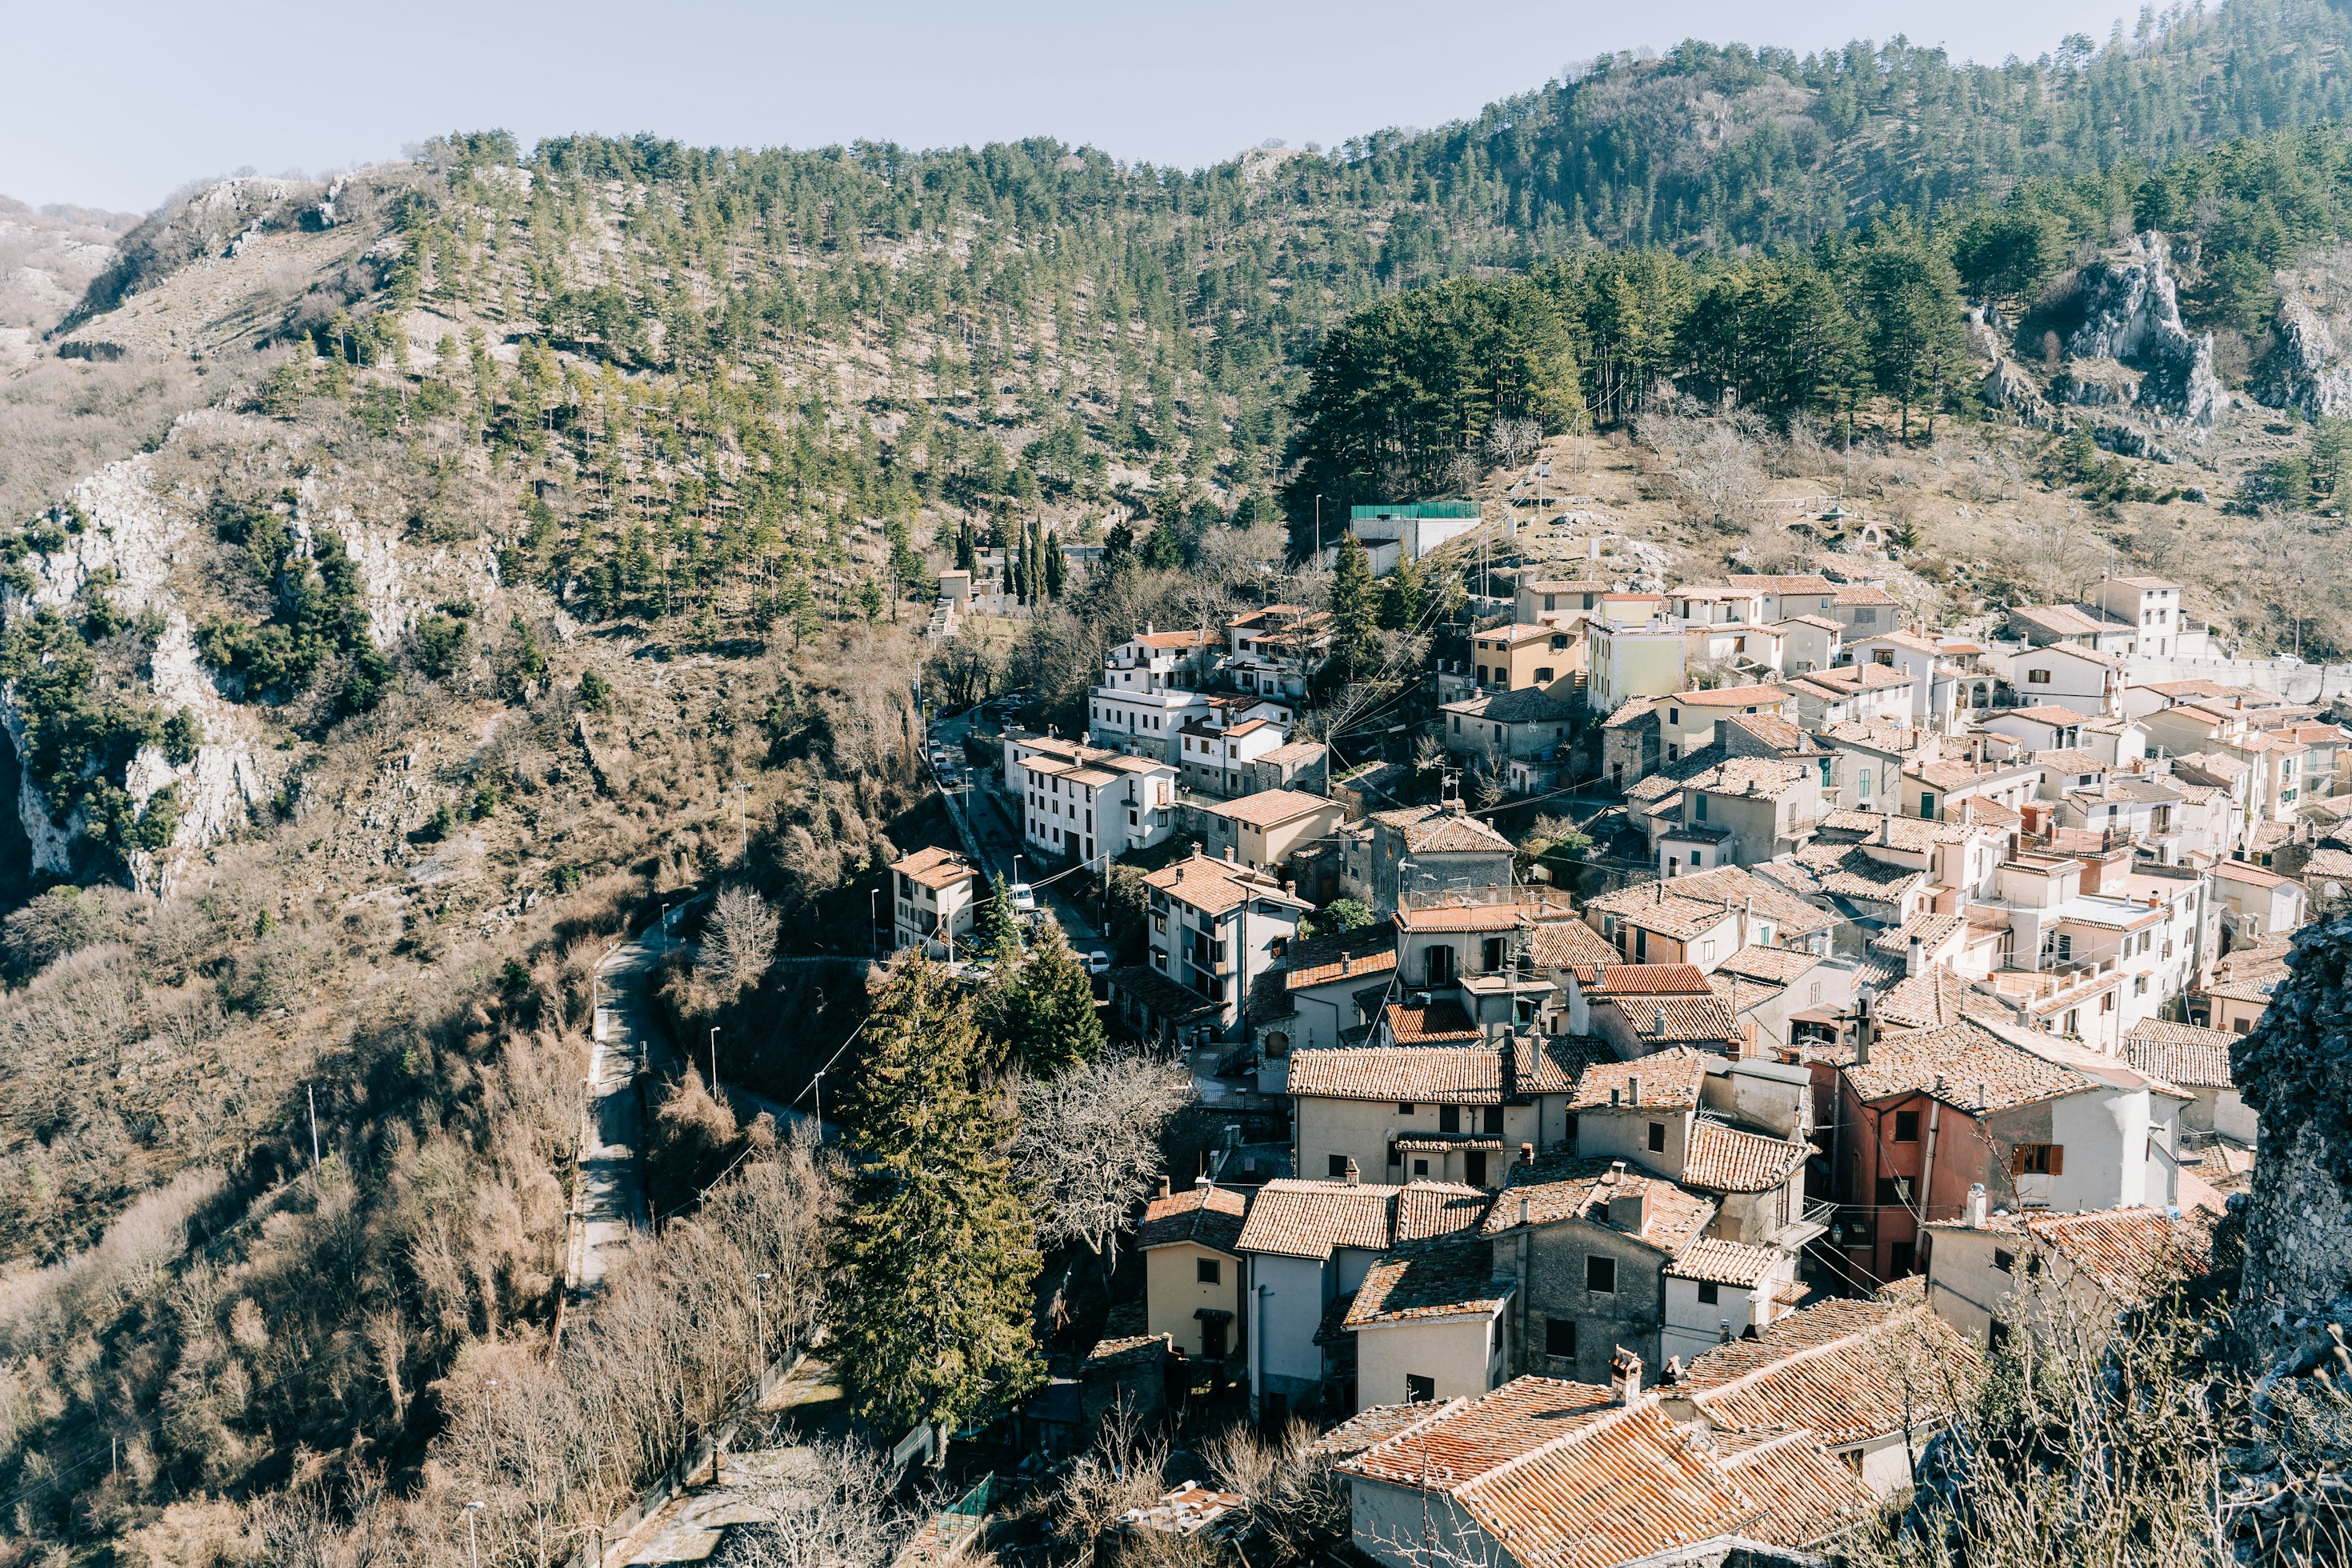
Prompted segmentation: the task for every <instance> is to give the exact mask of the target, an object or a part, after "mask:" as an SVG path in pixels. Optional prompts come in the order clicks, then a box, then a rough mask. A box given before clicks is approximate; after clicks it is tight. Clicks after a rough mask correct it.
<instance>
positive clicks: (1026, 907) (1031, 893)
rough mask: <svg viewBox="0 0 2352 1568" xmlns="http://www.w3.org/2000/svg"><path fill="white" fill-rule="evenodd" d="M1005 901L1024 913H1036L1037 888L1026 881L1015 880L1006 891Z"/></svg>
mask: <svg viewBox="0 0 2352 1568" xmlns="http://www.w3.org/2000/svg"><path fill="white" fill-rule="evenodd" d="M1004 897H1005V901H1006V902H1008V903H1010V904H1011V905H1012V906H1013V909H1014V910H1018V911H1019V912H1020V913H1022V914H1034V913H1035V912H1036V909H1037V889H1034V888H1033V887H1031V886H1030V885H1029V884H1028V883H1026V882H1015V883H1013V886H1012V887H1011V888H1010V889H1006V891H1005V895H1004Z"/></svg>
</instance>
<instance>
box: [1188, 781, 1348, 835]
mask: <svg viewBox="0 0 2352 1568" xmlns="http://www.w3.org/2000/svg"><path fill="white" fill-rule="evenodd" d="M1207 809H1208V810H1209V811H1211V812H1212V813H1213V814H1214V815H1216V816H1222V817H1224V818H1225V819H1226V820H1227V821H1230V822H1238V823H1241V824H1243V825H1244V826H1250V827H1272V826H1275V825H1276V824H1277V823H1284V822H1290V821H1293V820H1295V819H1297V818H1298V817H1302V816H1308V815H1310V814H1312V813H1314V812H1318V811H1326V810H1329V811H1339V810H1341V809H1342V808H1341V807H1340V805H1339V802H1338V801H1336V800H1332V799H1330V798H1329V797H1328V796H1326V795H1308V794H1307V792H1306V791H1304V790H1296V789H1265V790H1260V791H1258V792H1257V794H1255V795H1244V796H1242V797H1241V798H1240V799H1239V800H1228V801H1223V802H1219V803H1218V804H1216V805H1211V806H1209V807H1208V808H1207Z"/></svg>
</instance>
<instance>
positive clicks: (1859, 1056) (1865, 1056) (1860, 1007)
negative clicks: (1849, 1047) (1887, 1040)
mask: <svg viewBox="0 0 2352 1568" xmlns="http://www.w3.org/2000/svg"><path fill="white" fill-rule="evenodd" d="M1877 1031H1878V1020H1877V1019H1875V1018H1874V1017H1873V1016H1871V1010H1870V998H1869V996H1868V995H1867V994H1865V995H1864V996H1863V997H1861V998H1860V999H1859V1000H1857V1001H1856V1002H1855V1003H1854V1005H1853V1065H1854V1066H1856V1067H1858V1068H1864V1067H1868V1066H1869V1065H1870V1041H1871V1037H1872V1036H1873V1035H1874V1034H1876V1033H1877Z"/></svg>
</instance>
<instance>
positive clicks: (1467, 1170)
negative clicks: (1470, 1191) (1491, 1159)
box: [1462, 1149, 1486, 1187]
mask: <svg viewBox="0 0 2352 1568" xmlns="http://www.w3.org/2000/svg"><path fill="white" fill-rule="evenodd" d="M1462 1179H1463V1181H1464V1182H1465V1183H1467V1184H1469V1185H1471V1186H1474V1187H1483V1186H1485V1185H1486V1151H1485V1150H1483V1149H1467V1150H1465V1151H1464V1152H1463V1154H1462Z"/></svg>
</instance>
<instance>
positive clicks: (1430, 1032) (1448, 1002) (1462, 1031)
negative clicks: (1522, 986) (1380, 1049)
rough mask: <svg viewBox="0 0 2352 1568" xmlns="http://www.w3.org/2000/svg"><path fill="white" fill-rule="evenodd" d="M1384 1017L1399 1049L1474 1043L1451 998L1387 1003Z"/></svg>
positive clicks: (1471, 1028)
mask: <svg viewBox="0 0 2352 1568" xmlns="http://www.w3.org/2000/svg"><path fill="white" fill-rule="evenodd" d="M1386 1017H1387V1021H1388V1026H1389V1037H1390V1038H1391V1039H1392V1040H1394V1041H1395V1042H1396V1043H1397V1044H1398V1045H1401V1046H1406V1045H1416V1044H1422V1043H1425V1042H1427V1041H1431V1040H1475V1039H1476V1038H1477V1037H1478V1026H1477V1023H1476V1022H1475V1020H1474V1019H1472V1017H1471V1016H1470V1015H1469V1014H1467V1013H1465V1012H1464V1011H1463V1010H1462V1004H1461V1003H1459V1002H1456V1001H1455V1000H1454V998H1453V997H1451V996H1442V997H1439V998H1438V999H1437V1000H1436V1001H1434V1002H1431V1003H1428V1004H1426V1005H1421V1006H1415V1005H1413V1004H1412V1003H1410V1002H1391V1003H1390V1004H1389V1005H1388V1009H1387V1013H1386ZM1293 1092H1296V1091H1295V1090H1294V1091H1293Z"/></svg>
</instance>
